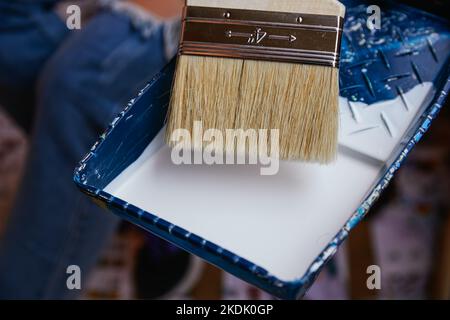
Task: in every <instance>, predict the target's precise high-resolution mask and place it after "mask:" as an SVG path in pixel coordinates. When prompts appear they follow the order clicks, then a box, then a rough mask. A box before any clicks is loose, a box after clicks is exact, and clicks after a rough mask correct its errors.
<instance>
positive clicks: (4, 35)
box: [0, 0, 68, 131]
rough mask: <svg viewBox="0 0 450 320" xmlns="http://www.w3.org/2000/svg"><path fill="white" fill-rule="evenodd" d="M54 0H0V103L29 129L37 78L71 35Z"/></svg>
mask: <svg viewBox="0 0 450 320" xmlns="http://www.w3.org/2000/svg"><path fill="white" fill-rule="evenodd" d="M53 2H56V1H49V0H33V1H27V0H15V1H11V0H0V105H1V106H2V107H4V108H6V110H7V111H8V112H9V113H10V114H11V115H12V116H13V117H14V119H15V120H16V121H17V122H18V123H19V124H20V125H21V126H22V127H23V128H25V129H26V130H27V131H28V130H29V129H30V127H31V121H32V114H33V109H34V85H35V82H36V78H37V77H38V74H39V72H40V70H41V69H42V66H43V65H44V63H45V61H47V59H48V58H49V57H50V55H51V54H52V53H53V52H54V51H55V50H56V48H57V47H58V46H59V44H60V43H61V42H62V40H63V39H64V38H65V37H66V35H67V34H68V29H67V27H66V25H65V23H64V22H63V21H62V20H61V19H60V18H58V16H57V15H56V14H55V13H54V12H53V9H52V6H51V4H52V3H53Z"/></svg>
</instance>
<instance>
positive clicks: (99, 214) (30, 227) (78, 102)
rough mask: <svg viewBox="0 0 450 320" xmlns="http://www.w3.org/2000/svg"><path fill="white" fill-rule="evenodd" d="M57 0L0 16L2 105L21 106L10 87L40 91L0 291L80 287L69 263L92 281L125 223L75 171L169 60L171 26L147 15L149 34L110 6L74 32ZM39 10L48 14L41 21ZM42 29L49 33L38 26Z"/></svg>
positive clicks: (64, 292)
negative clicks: (58, 15) (94, 199)
mask: <svg viewBox="0 0 450 320" xmlns="http://www.w3.org/2000/svg"><path fill="white" fill-rule="evenodd" d="M25 2H26V1H25ZM35 2H36V3H37V2H38V1H35ZM48 2H49V1H43V2H41V3H44V4H43V5H41V6H40V7H39V6H37V5H30V6H29V7H28V8H26V9H24V7H21V10H22V9H23V10H25V11H26V12H27V13H28V14H23V15H22V16H21V12H20V11H17V10H15V6H16V4H11V5H10V4H9V3H10V1H0V7H1V9H0V12H2V10H3V9H5V8H6V9H8V8H9V9H10V10H9V14H6V15H5V17H8V19H6V20H3V21H2V20H1V18H0V30H1V35H0V99H1V103H2V104H4V106H5V107H6V109H7V110H10V111H14V108H15V106H16V105H17V104H20V99H17V100H14V97H13V96H9V95H8V90H9V89H11V88H12V89H14V90H16V89H17V92H20V91H22V92H24V91H32V90H36V93H37V94H36V103H35V106H36V117H35V119H34V125H33V135H32V140H31V149H30V153H29V159H28V162H27V166H26V171H25V175H24V178H23V181H22V185H21V188H20V190H19V194H18V197H17V200H16V203H15V206H14V209H13V211H12V213H11V218H10V221H9V224H8V226H7V230H6V233H5V236H4V239H2V241H1V242H0V298H9V299H12V298H19V299H20V298H27V299H28V298H35V299H66V298H73V297H76V296H77V295H78V294H79V291H71V290H68V289H67V286H66V279H67V277H68V275H67V274H66V269H67V267H68V266H69V265H78V266H80V268H81V270H82V287H83V285H84V284H85V282H84V280H86V277H87V273H88V271H89V270H90V268H91V267H92V266H93V265H94V263H95V261H96V259H97V258H98V254H99V252H100V251H101V249H102V247H103V246H104V244H105V242H106V241H107V240H108V239H109V237H110V236H111V235H112V234H113V232H114V230H115V228H116V226H117V223H118V220H117V219H116V218H115V217H114V216H113V215H110V214H107V213H105V212H103V210H102V209H100V208H99V207H97V206H96V205H94V204H93V203H91V202H90V201H89V200H88V198H87V197H85V196H84V195H82V194H81V193H80V192H79V191H78V190H77V189H76V187H75V186H74V184H73V183H72V174H73V169H74V167H75V166H76V163H77V162H78V161H79V160H80V159H81V158H82V156H83V155H84V154H85V153H86V152H87V150H89V148H90V146H91V145H92V144H93V143H94V142H95V141H96V139H97V137H98V135H99V134H100V133H101V131H102V130H103V128H105V127H106V126H107V124H108V123H109V122H110V121H111V120H112V118H113V117H114V115H115V114H116V113H118V112H119V111H120V110H121V109H122V107H123V106H124V104H125V103H126V102H127V101H128V100H129V99H130V98H131V97H133V96H134V95H135V94H136V92H137V91H138V90H139V89H140V88H141V87H142V86H143V84H145V83H146V82H147V81H148V80H150V79H151V77H152V76H153V75H154V74H155V73H156V72H157V71H158V70H159V69H161V67H162V66H163V65H164V64H165V63H166V62H167V58H166V55H165V43H164V30H163V29H164V28H163V26H162V25H160V24H158V23H156V22H155V23H152V22H148V23H147V25H146V28H145V33H143V32H142V29H140V28H139V27H137V26H136V23H134V21H133V19H132V18H130V17H129V16H128V15H125V14H122V13H120V12H117V11H110V10H105V11H103V12H102V13H100V14H98V15H97V16H95V17H94V18H93V19H92V20H90V21H89V23H88V24H87V25H85V26H84V27H83V28H82V30H79V31H71V32H67V31H63V30H62V29H63V28H62V27H61V25H63V26H64V24H62V22H61V21H59V20H58V19H55V16H54V15H53V14H50V13H49V12H48V11H47V13H46V8H47V3H48ZM25 11H23V12H25ZM23 12H22V13H23ZM43 13H45V14H43ZM16 14H17V15H18V16H17V15H16ZM35 14H37V15H40V17H41V19H42V20H41V21H40V22H39V28H35V26H36V23H37V22H36V21H35V20H34V18H33V17H34V15H35ZM47 14H48V15H47ZM1 15H2V16H3V15H4V13H3V12H2V14H1ZM14 19H17V21H18V24H17V25H16V24H15V23H13V20H14ZM5 21H6V22H5ZM21 24H22V26H25V27H23V28H21V27H20V25H21ZM27 25H29V26H28V27H27ZM15 26H17V29H16V28H15ZM64 27H65V26H64ZM40 28H42V30H43V32H36V30H40ZM149 30H150V32H149ZM47 33H48V34H53V35H55V38H54V39H51V40H50V39H49V37H48V34H47ZM14 52H17V53H18V54H17V55H16V54H13V53H14ZM36 79H37V80H36ZM23 108H29V110H31V109H33V105H24V106H23Z"/></svg>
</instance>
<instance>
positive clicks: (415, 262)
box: [0, 0, 450, 299]
mask: <svg viewBox="0 0 450 320" xmlns="http://www.w3.org/2000/svg"><path fill="white" fill-rule="evenodd" d="M177 1H178V0H177ZM177 1H175V0H174V1H167V2H166V3H165V2H164V1H145V0H135V1H132V2H133V3H135V4H136V5H138V6H141V7H142V8H145V9H146V10H148V11H150V12H153V14H155V15H156V16H159V17H168V18H173V17H175V18H176V17H177V14H178V12H179V10H180V3H177ZM48 2H49V3H50V2H52V1H48ZM403 2H407V3H410V4H412V5H417V6H422V7H424V2H423V1H403ZM446 2H447V1H428V2H427V5H426V7H424V9H426V10H429V11H432V12H435V13H437V14H443V12H445V11H446V8H447V3H446ZM95 12H96V11H95V10H93V11H92V15H95ZM0 32H1V29H0ZM28 98H29V100H28V101H31V100H32V99H34V95H33V94H30V97H28ZM128 98H129V97H124V101H126V100H127V99H128ZM24 101H27V100H26V99H25V100H24ZM449 107H450V106H449V105H447V106H445V107H444V108H443V111H442V114H441V116H440V117H439V118H438V119H437V120H436V121H435V123H434V124H433V126H432V128H431V130H430V132H429V134H428V135H427V136H426V138H425V139H424V140H423V141H422V142H421V143H420V144H419V145H418V146H417V147H416V148H415V149H414V151H413V152H412V154H411V156H410V157H409V159H408V160H407V163H406V164H405V166H404V167H403V168H402V169H401V170H400V172H399V173H398V176H397V177H396V179H395V180H394V182H393V183H392V184H391V186H390V187H389V189H388V190H387V191H386V192H385V193H384V194H383V196H382V198H381V199H380V200H379V201H378V203H377V206H376V207H375V208H373V209H372V210H371V211H370V213H369V215H368V217H367V218H366V219H365V220H364V221H363V222H362V223H361V224H360V225H359V226H358V227H357V228H356V229H355V230H354V231H353V232H352V233H351V235H350V237H349V239H348V240H347V241H346V242H345V244H344V245H343V246H342V247H341V249H340V250H339V252H338V254H337V255H336V256H335V258H333V259H332V260H331V261H330V262H329V263H328V265H327V266H326V268H325V269H324V271H323V272H322V273H321V274H320V276H319V278H318V279H317V281H316V282H315V284H314V285H313V287H312V288H311V289H310V291H309V292H308V294H307V295H306V297H305V298H306V299H428V298H437V299H448V298H450V219H449V217H450V215H449V208H450V203H449V202H450V186H449V185H450V144H449V141H450V116H449V112H448V108H449ZM30 113H32V111H30ZM21 115H22V116H24V118H26V119H22V120H23V121H22V123H21V121H20V116H19V119H18V117H17V115H15V117H14V118H13V117H11V116H10V115H9V114H8V113H7V112H6V111H5V110H3V108H2V107H1V106H0V239H1V235H2V232H3V230H4V229H5V226H6V224H7V222H8V218H9V213H10V209H11V208H12V206H13V201H14V198H15V194H16V192H17V190H18V187H19V181H20V179H21V176H22V174H23V170H24V166H25V161H26V159H27V155H28V151H29V141H30V135H31V133H30V132H32V129H31V128H32V121H31V120H28V119H29V118H31V116H30V114H27V113H26V112H25V113H21ZM24 123H25V124H26V125H23V124H24ZM27 124H28V125H27ZM94 141H95V140H94ZM73 166H75V163H74V164H73ZM374 264H375V265H379V266H380V267H381V269H382V270H383V272H382V278H383V279H382V288H381V290H374V291H371V290H368V289H367V286H366V279H367V273H366V267H367V266H369V265H374ZM149 275H153V277H150V276H149ZM155 275H157V276H156V277H155ZM0 290H1V288H0ZM81 298H83V299H133V298H140V299H146V298H187V299H272V298H273V297H271V296H269V295H267V294H265V293H264V292H262V291H260V290H258V289H256V288H254V287H252V286H250V285H248V284H246V283H244V282H242V281H240V280H238V279H237V278H235V277H233V276H231V275H229V274H227V273H224V272H222V271H221V270H219V269H217V268H215V267H213V266H211V265H209V264H206V263H204V262H202V261H200V260H198V259H196V258H193V257H191V256H189V255H188V254H186V253H184V252H182V251H180V250H178V249H176V248H175V247H172V246H171V245H169V244H167V243H165V242H163V241H161V240H159V239H158V238H156V237H153V236H152V235H150V234H148V233H146V232H143V231H141V230H140V229H138V228H136V227H134V226H132V225H130V224H128V223H126V222H120V224H119V226H118V228H117V231H115V232H114V235H113V237H112V239H111V240H108V243H107V245H106V248H105V249H103V250H102V254H101V258H100V259H98V261H97V262H96V263H95V266H94V267H93V269H92V272H90V274H89V280H88V281H87V282H86V285H85V286H84V288H83V292H82V296H81Z"/></svg>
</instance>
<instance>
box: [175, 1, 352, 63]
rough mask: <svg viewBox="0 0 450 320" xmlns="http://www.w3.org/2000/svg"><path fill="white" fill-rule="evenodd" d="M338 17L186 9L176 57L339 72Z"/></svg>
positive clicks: (341, 20)
mask: <svg viewBox="0 0 450 320" xmlns="http://www.w3.org/2000/svg"><path fill="white" fill-rule="evenodd" d="M342 25H343V19H342V17H339V16H330V15H315V14H302V13H285V12H266V11H258V10H240V9H223V8H210V7H194V6H188V7H185V9H184V15H183V26H182V35H181V44H180V51H179V53H180V54H182V55H197V56H210V57H223V58H236V59H251V60H264V61H276V62H290V63H301V64H313V65H323V66H332V67H336V68H337V67H339V56H340V49H341V36H342Z"/></svg>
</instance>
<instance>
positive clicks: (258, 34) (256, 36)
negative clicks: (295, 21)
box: [226, 28, 297, 44]
mask: <svg viewBox="0 0 450 320" xmlns="http://www.w3.org/2000/svg"><path fill="white" fill-rule="evenodd" d="M226 35H227V37H228V38H233V37H240V38H247V39H248V40H247V42H248V43H255V44H259V43H261V41H263V40H264V39H265V38H269V39H272V40H281V41H289V42H294V41H296V40H297V37H296V36H294V35H292V34H291V35H288V36H277V35H268V34H267V32H265V31H262V29H261V28H257V29H256V31H255V32H253V33H245V32H233V31H231V30H229V31H227V32H226Z"/></svg>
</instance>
